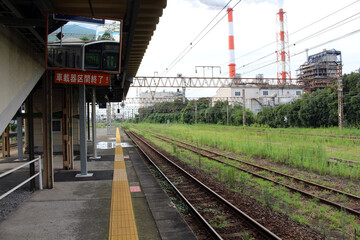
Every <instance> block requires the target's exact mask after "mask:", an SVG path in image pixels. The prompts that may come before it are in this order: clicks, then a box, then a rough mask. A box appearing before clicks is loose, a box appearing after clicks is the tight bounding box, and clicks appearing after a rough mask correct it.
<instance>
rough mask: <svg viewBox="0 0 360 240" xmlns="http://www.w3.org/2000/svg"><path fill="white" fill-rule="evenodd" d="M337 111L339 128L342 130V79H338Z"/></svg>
mask: <svg viewBox="0 0 360 240" xmlns="http://www.w3.org/2000/svg"><path fill="white" fill-rule="evenodd" d="M338 111H339V129H340V130H343V118H344V116H343V114H344V108H343V87H342V79H339V81H338Z"/></svg>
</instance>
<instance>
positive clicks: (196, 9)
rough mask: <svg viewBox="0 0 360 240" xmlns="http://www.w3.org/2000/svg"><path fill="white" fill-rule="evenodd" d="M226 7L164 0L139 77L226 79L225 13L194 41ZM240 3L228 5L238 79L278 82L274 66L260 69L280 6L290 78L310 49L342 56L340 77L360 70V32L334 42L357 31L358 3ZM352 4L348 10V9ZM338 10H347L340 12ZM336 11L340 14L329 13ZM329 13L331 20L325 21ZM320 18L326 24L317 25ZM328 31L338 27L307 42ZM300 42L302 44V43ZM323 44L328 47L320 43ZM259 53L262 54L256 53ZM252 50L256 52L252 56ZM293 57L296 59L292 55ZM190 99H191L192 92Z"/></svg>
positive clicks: (216, 2) (211, 0) (271, 46)
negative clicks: (284, 18)
mask: <svg viewBox="0 0 360 240" xmlns="http://www.w3.org/2000/svg"><path fill="white" fill-rule="evenodd" d="M227 2H228V0H168V1H167V7H166V8H165V9H164V12H163V16H162V17H161V18H160V21H159V23H158V25H157V28H156V30H155V33H154V35H153V37H152V39H151V41H150V44H149V46H148V49H147V51H146V53H145V55H144V58H143V60H142V63H141V65H140V68H139V70H138V73H137V76H154V75H157V76H169V77H173V76H176V75H177V74H178V73H181V74H182V75H183V76H187V77H190V76H191V77H195V76H198V77H202V76H204V75H205V76H206V77H211V75H212V74H213V76H221V77H228V64H229V51H228V35H229V30H228V20H227V16H225V17H224V18H223V19H222V20H219V19H220V18H221V17H223V16H224V15H225V14H226V10H225V11H222V12H221V13H220V14H219V16H218V18H216V20H215V21H214V22H213V23H212V24H211V26H213V25H214V23H216V22H218V21H219V23H218V24H217V25H216V26H215V27H213V29H212V30H211V31H210V32H209V33H208V34H207V35H206V36H205V37H204V38H203V39H202V40H201V41H198V40H199V39H200V38H201V37H202V36H203V35H200V37H199V38H197V39H196V37H197V36H198V34H199V33H200V32H201V31H202V30H203V29H204V27H205V26H206V25H207V24H208V23H209V22H210V21H211V20H212V19H213V18H214V17H215V16H216V15H217V14H218V13H219V12H220V10H221V9H222V8H223V7H224V6H225V5H226V4H227ZM238 2H239V0H232V1H231V3H230V5H231V6H232V7H234V9H233V17H234V21H233V24H234V38H235V59H236V60H235V63H236V69H237V70H236V73H239V74H241V76H242V77H250V78H251V77H255V76H256V75H257V74H263V75H264V77H268V78H273V77H274V78H275V77H276V75H277V68H278V67H277V64H276V63H275V64H271V65H269V66H267V67H263V66H265V65H267V64H270V63H272V62H276V53H275V51H276V50H277V44H276V36H277V32H278V31H279V30H278V29H279V28H278V27H277V21H276V19H277V13H278V11H279V8H280V7H283V9H284V11H285V12H286V14H287V31H288V34H289V51H290V56H291V58H290V71H291V74H292V77H293V78H294V77H296V70H297V69H298V68H299V66H300V65H301V64H303V63H304V62H305V61H306V54H305V52H304V51H305V49H309V50H308V52H309V55H312V54H316V53H318V52H321V51H323V49H328V50H329V49H336V50H339V51H341V52H342V61H343V73H350V72H352V71H355V70H358V69H359V68H360V58H359V56H360V46H359V43H360V31H359V32H357V33H355V34H352V35H351V36H349V37H346V38H342V39H339V40H336V41H332V40H334V39H336V38H341V37H342V36H344V35H346V34H349V33H351V32H354V31H357V30H359V29H360V0H342V1H339V0H337V1H335V0H316V1H315V0H284V1H277V0H242V1H240V3H238ZM237 3H238V4H237ZM350 4H352V5H351V6H350V7H347V6H348V5H350ZM342 8H345V9H343V10H341V9H342ZM336 11H338V12H337V13H336V14H333V13H334V12H336ZM330 14H333V15H331V16H329V17H326V16H328V15H330ZM322 18H324V20H321V21H318V20H320V19H322ZM346 19H347V20H346ZM317 21H318V22H317ZM344 21H345V22H344ZM339 23H340V24H339ZM334 24H338V25H341V24H342V25H341V26H338V25H334ZM309 25H311V26H309ZM211 26H210V27H211ZM330 26H338V27H337V28H334V29H332V30H329V31H326V32H325V33H323V34H319V35H318V36H316V37H310V38H309V39H306V38H307V37H309V36H313V35H314V34H317V33H319V32H320V33H322V32H323V30H324V29H327V28H328V27H330ZM208 29H210V28H208ZM208 29H207V30H206V31H205V32H207V31H208ZM299 30H300V31H299ZM205 32H204V33H205ZM304 38H305V39H306V40H303V41H301V40H302V39H304ZM194 39H195V41H194ZM329 41H332V42H329ZM325 42H329V43H326V44H323V43H325ZM266 45H267V46H266ZM190 46H192V48H191V50H190V51H188V52H187V54H186V55H185V56H184V57H183V58H182V59H181V60H180V61H178V62H177V64H175V65H174V66H172V65H171V63H173V61H174V60H175V59H176V58H177V57H178V56H179V54H180V53H181V52H183V50H184V49H187V50H189V49H190ZM264 46H266V47H264ZM261 47H264V48H261ZM259 48H261V49H260V50H257V49H259ZM254 50H257V51H255V52H253V51H254ZM251 52H253V53H251ZM249 53H250V54H249ZM294 54H296V55H295V56H292V55H294ZM265 56H268V57H265ZM259 59H261V60H259ZM196 66H220V67H221V73H220V71H219V69H218V68H215V69H214V71H213V73H212V71H211V68H205V71H203V69H202V68H197V73H196V72H195V68H196ZM167 69H168V70H167ZM130 90H131V91H130V92H129V94H130V95H128V96H131V94H132V93H133V91H134V89H130ZM188 94H191V90H190V91H189V92H188Z"/></svg>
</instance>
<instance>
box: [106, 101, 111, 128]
mask: <svg viewBox="0 0 360 240" xmlns="http://www.w3.org/2000/svg"><path fill="white" fill-rule="evenodd" d="M106 122H107V134H108V135H110V134H111V129H110V128H111V125H110V124H111V103H110V102H107V103H106Z"/></svg>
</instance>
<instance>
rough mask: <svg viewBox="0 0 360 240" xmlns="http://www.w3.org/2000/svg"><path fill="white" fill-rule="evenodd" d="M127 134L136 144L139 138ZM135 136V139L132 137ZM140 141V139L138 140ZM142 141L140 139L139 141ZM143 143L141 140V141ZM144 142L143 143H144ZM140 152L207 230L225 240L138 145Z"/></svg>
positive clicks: (129, 133)
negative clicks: (136, 139)
mask: <svg viewBox="0 0 360 240" xmlns="http://www.w3.org/2000/svg"><path fill="white" fill-rule="evenodd" d="M126 134H127V135H128V136H129V137H130V138H131V139H132V141H133V142H135V143H136V141H135V140H134V137H135V138H138V137H137V136H136V135H135V134H133V133H131V132H126ZM131 136H133V137H131ZM138 139H139V138H138ZM139 140H140V139H139ZM140 141H141V140H140ZM142 142H143V141H142ZM137 146H138V148H139V150H140V151H141V152H142V153H143V154H144V155H145V156H146V158H147V160H148V161H149V162H150V163H151V164H152V165H153V166H154V167H155V168H156V170H157V171H158V172H159V173H160V174H161V176H162V177H163V178H164V179H165V180H166V181H167V182H168V183H169V184H170V185H171V187H172V188H173V189H174V190H175V192H176V193H177V194H178V195H179V196H180V197H181V199H182V200H183V201H184V202H185V203H186V205H187V206H188V207H189V208H190V209H191V211H193V212H194V213H195V215H196V216H197V217H198V218H199V219H200V221H201V222H202V223H203V224H204V225H205V228H206V229H207V230H208V231H209V232H210V233H211V235H213V237H215V238H216V239H223V238H222V237H221V236H220V235H219V234H218V233H217V232H216V231H215V229H214V228H213V227H212V226H211V225H210V224H209V223H208V222H207V221H206V220H205V218H203V216H201V214H200V213H199V212H198V211H197V210H196V208H195V207H194V206H193V205H192V204H191V203H190V202H189V200H187V199H186V197H185V196H184V195H183V194H182V193H181V192H180V191H179V190H178V189H177V187H175V185H174V184H173V183H172V182H171V181H170V179H169V178H168V177H167V176H166V175H165V174H164V173H163V172H162V171H161V169H160V168H159V167H158V166H157V165H156V164H155V162H154V161H152V160H151V158H150V157H149V156H148V155H147V154H146V152H145V151H144V150H143V149H142V148H141V147H140V146H139V145H137Z"/></svg>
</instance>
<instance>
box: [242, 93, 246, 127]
mask: <svg viewBox="0 0 360 240" xmlns="http://www.w3.org/2000/svg"><path fill="white" fill-rule="evenodd" d="M242 94H243V126H246V117H245V113H246V106H245V105H246V103H245V89H243V90H242Z"/></svg>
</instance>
